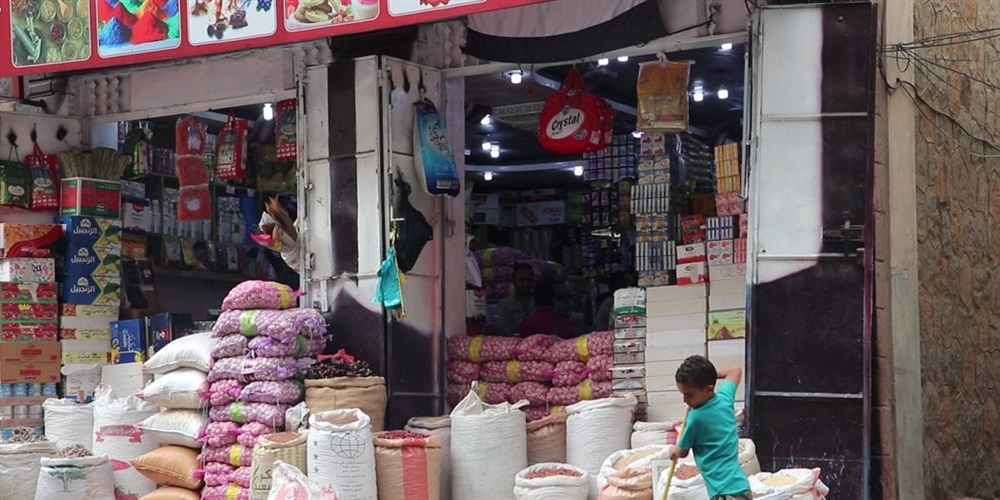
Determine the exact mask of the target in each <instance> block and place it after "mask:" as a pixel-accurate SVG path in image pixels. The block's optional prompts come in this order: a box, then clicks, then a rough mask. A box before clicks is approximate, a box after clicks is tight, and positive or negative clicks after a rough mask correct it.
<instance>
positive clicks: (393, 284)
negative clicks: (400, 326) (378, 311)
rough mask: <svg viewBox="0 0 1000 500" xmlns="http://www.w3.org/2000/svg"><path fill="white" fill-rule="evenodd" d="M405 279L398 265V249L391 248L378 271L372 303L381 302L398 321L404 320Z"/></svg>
mask: <svg viewBox="0 0 1000 500" xmlns="http://www.w3.org/2000/svg"><path fill="white" fill-rule="evenodd" d="M403 283H405V278H404V277H403V276H402V273H400V272H399V266H398V265H397V264H396V249H395V248H393V247H389V251H388V256H387V257H386V258H385V260H384V261H382V265H381V266H379V270H378V285H377V287H376V289H375V297H374V298H372V302H381V303H382V306H383V307H385V308H386V310H389V311H392V312H393V314H394V315H395V316H396V318H397V319H402V318H403V316H404V313H403V287H402V284H403Z"/></svg>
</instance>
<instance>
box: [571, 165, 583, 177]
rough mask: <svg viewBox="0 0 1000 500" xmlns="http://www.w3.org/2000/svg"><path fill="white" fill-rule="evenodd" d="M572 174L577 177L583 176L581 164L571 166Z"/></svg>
mask: <svg viewBox="0 0 1000 500" xmlns="http://www.w3.org/2000/svg"><path fill="white" fill-rule="evenodd" d="M573 175H575V176H577V177H583V165H577V166H575V167H573Z"/></svg>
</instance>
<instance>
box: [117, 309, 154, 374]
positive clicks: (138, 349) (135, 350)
mask: <svg viewBox="0 0 1000 500" xmlns="http://www.w3.org/2000/svg"><path fill="white" fill-rule="evenodd" d="M146 346H147V343H146V320H144V319H123V320H120V321H112V322H111V362H112V363H114V364H116V365H120V364H123V363H143V362H145V361H146Z"/></svg>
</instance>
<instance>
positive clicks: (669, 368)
mask: <svg viewBox="0 0 1000 500" xmlns="http://www.w3.org/2000/svg"><path fill="white" fill-rule="evenodd" d="M707 296H708V287H707V285H706V284H705V283H704V282H702V283H696V284H690V285H684V286H665V287H656V288H649V289H647V290H646V301H647V302H646V314H647V318H646V330H647V331H646V353H645V358H646V359H645V366H646V391H647V393H648V396H647V397H648V401H649V408H648V414H649V419H650V420H651V421H672V420H681V419H683V418H684V412H685V409H686V408H685V406H684V401H683V398H682V396H681V394H680V393H679V392H678V391H677V384H676V382H675V380H674V374H675V373H676V372H677V368H678V367H679V366H680V365H681V363H682V362H683V361H684V360H685V359H686V358H687V357H688V356H691V355H695V354H698V355H702V356H704V355H705V352H706V351H705V328H706V326H707V313H708V302H707Z"/></svg>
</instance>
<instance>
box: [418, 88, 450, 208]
mask: <svg viewBox="0 0 1000 500" xmlns="http://www.w3.org/2000/svg"><path fill="white" fill-rule="evenodd" d="M413 106H414V110H413V111H414V112H413V120H414V126H413V159H414V161H415V162H416V167H417V172H422V173H423V178H424V189H425V190H426V191H427V192H428V193H430V194H433V195H439V194H446V195H448V196H452V197H455V196H458V193H459V192H461V191H462V179H461V177H459V175H458V167H456V166H455V155H454V152H453V151H452V149H451V143H450V142H449V141H448V128H447V127H446V126H445V123H444V118H442V116H441V113H440V112H439V111H438V109H437V106H435V105H434V103H433V102H431V101H430V100H428V99H424V100H422V101H420V102H417V103H415V104H414V105H413Z"/></svg>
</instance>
